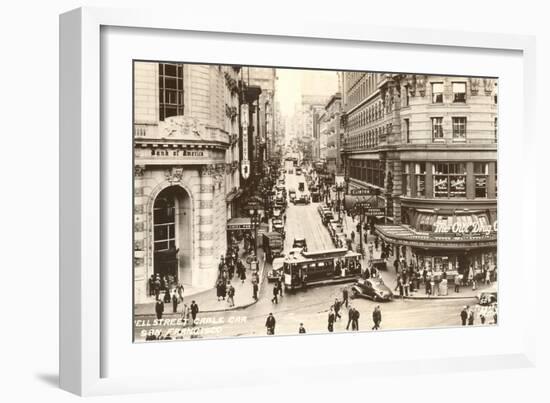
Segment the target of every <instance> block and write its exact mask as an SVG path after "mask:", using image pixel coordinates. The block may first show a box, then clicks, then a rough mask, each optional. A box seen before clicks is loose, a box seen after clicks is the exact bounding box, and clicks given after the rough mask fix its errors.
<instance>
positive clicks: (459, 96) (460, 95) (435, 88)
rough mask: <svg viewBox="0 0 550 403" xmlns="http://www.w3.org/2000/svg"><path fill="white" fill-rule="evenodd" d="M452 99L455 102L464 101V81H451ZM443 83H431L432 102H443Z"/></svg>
mask: <svg viewBox="0 0 550 403" xmlns="http://www.w3.org/2000/svg"><path fill="white" fill-rule="evenodd" d="M451 87H452V100H453V102H455V103H457V102H458V103H464V102H466V83H465V82H453V83H452V85H451ZM443 92H444V88H443V83H442V82H436V83H432V103H434V104H441V103H443Z"/></svg>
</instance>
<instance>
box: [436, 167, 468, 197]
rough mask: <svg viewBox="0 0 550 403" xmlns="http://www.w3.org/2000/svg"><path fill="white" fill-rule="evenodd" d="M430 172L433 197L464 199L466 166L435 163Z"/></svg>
mask: <svg viewBox="0 0 550 403" xmlns="http://www.w3.org/2000/svg"><path fill="white" fill-rule="evenodd" d="M432 170H433V172H432V173H433V188H434V196H435V197H438V198H465V197H466V164H464V163H436V164H433V168H432Z"/></svg>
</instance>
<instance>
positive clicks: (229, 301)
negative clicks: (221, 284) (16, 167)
mask: <svg viewBox="0 0 550 403" xmlns="http://www.w3.org/2000/svg"><path fill="white" fill-rule="evenodd" d="M233 297H235V288H234V287H233V286H232V285H231V283H229V284H228V287H227V304H228V305H229V306H230V307H234V306H235V301H234V299H233Z"/></svg>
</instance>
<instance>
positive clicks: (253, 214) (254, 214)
mask: <svg viewBox="0 0 550 403" xmlns="http://www.w3.org/2000/svg"><path fill="white" fill-rule="evenodd" d="M259 218H260V217H259V214H258V209H257V208H253V209H251V210H250V224H251V225H252V230H253V231H254V254H255V255H256V256H258V225H259Z"/></svg>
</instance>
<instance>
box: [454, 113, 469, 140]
mask: <svg viewBox="0 0 550 403" xmlns="http://www.w3.org/2000/svg"><path fill="white" fill-rule="evenodd" d="M453 141H466V118H465V117H455V118H453Z"/></svg>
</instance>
